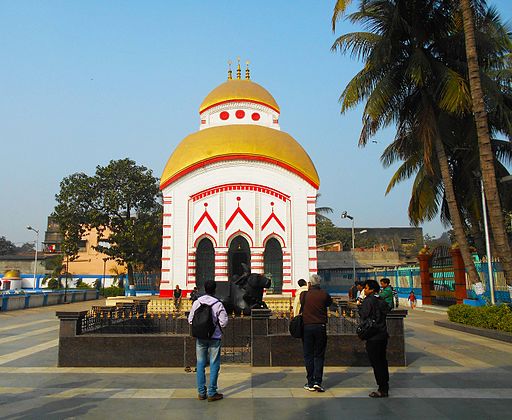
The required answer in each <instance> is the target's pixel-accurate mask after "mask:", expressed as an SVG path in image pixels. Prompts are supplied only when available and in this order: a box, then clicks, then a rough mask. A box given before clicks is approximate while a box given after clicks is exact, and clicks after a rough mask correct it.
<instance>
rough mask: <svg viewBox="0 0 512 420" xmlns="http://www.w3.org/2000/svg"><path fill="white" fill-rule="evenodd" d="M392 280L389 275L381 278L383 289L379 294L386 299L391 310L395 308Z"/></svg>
mask: <svg viewBox="0 0 512 420" xmlns="http://www.w3.org/2000/svg"><path fill="white" fill-rule="evenodd" d="M389 283H390V280H389V279H388V278H387V277H384V278H382V279H380V287H381V291H380V293H379V296H380V298H381V299H384V300H385V301H386V303H387V304H388V306H389V310H391V309H393V306H394V305H393V289H392V288H391V286H390V284H389Z"/></svg>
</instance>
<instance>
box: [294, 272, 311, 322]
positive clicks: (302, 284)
mask: <svg viewBox="0 0 512 420" xmlns="http://www.w3.org/2000/svg"><path fill="white" fill-rule="evenodd" d="M297 284H298V285H299V288H298V289H297V290H296V291H295V299H294V300H293V316H297V315H298V314H299V312H300V297H301V296H302V293H304V292H307V291H308V288H309V287H308V284H307V283H306V280H304V279H300V280H299V281H298V282H297Z"/></svg>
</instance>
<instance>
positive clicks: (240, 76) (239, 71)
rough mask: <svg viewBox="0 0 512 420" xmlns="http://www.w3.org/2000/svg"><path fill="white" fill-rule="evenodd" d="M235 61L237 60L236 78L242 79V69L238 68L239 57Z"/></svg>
mask: <svg viewBox="0 0 512 420" xmlns="http://www.w3.org/2000/svg"><path fill="white" fill-rule="evenodd" d="M237 60H238V67H237V68H236V78H237V79H241V78H242V69H241V68H240V57H238V58H237Z"/></svg>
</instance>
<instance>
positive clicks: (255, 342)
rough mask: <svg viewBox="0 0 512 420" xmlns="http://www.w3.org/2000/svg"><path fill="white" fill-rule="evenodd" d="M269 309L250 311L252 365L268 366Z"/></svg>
mask: <svg viewBox="0 0 512 420" xmlns="http://www.w3.org/2000/svg"><path fill="white" fill-rule="evenodd" d="M271 314H272V312H271V311H270V309H253V310H252V311H251V364H252V366H270V350H271V349H270V343H271V341H270V337H269V335H268V331H269V329H268V321H269V318H270V315H271Z"/></svg>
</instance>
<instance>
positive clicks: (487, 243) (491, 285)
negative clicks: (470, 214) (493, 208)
mask: <svg viewBox="0 0 512 420" xmlns="http://www.w3.org/2000/svg"><path fill="white" fill-rule="evenodd" d="M480 191H481V192H482V217H483V219H484V231H485V250H486V252H487V272H488V274H489V293H490V294H491V304H493V305H494V304H495V303H496V302H495V299H494V276H493V273H492V256H491V241H490V239H489V226H488V223H487V206H486V204H485V190H484V181H483V179H482V178H480Z"/></svg>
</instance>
